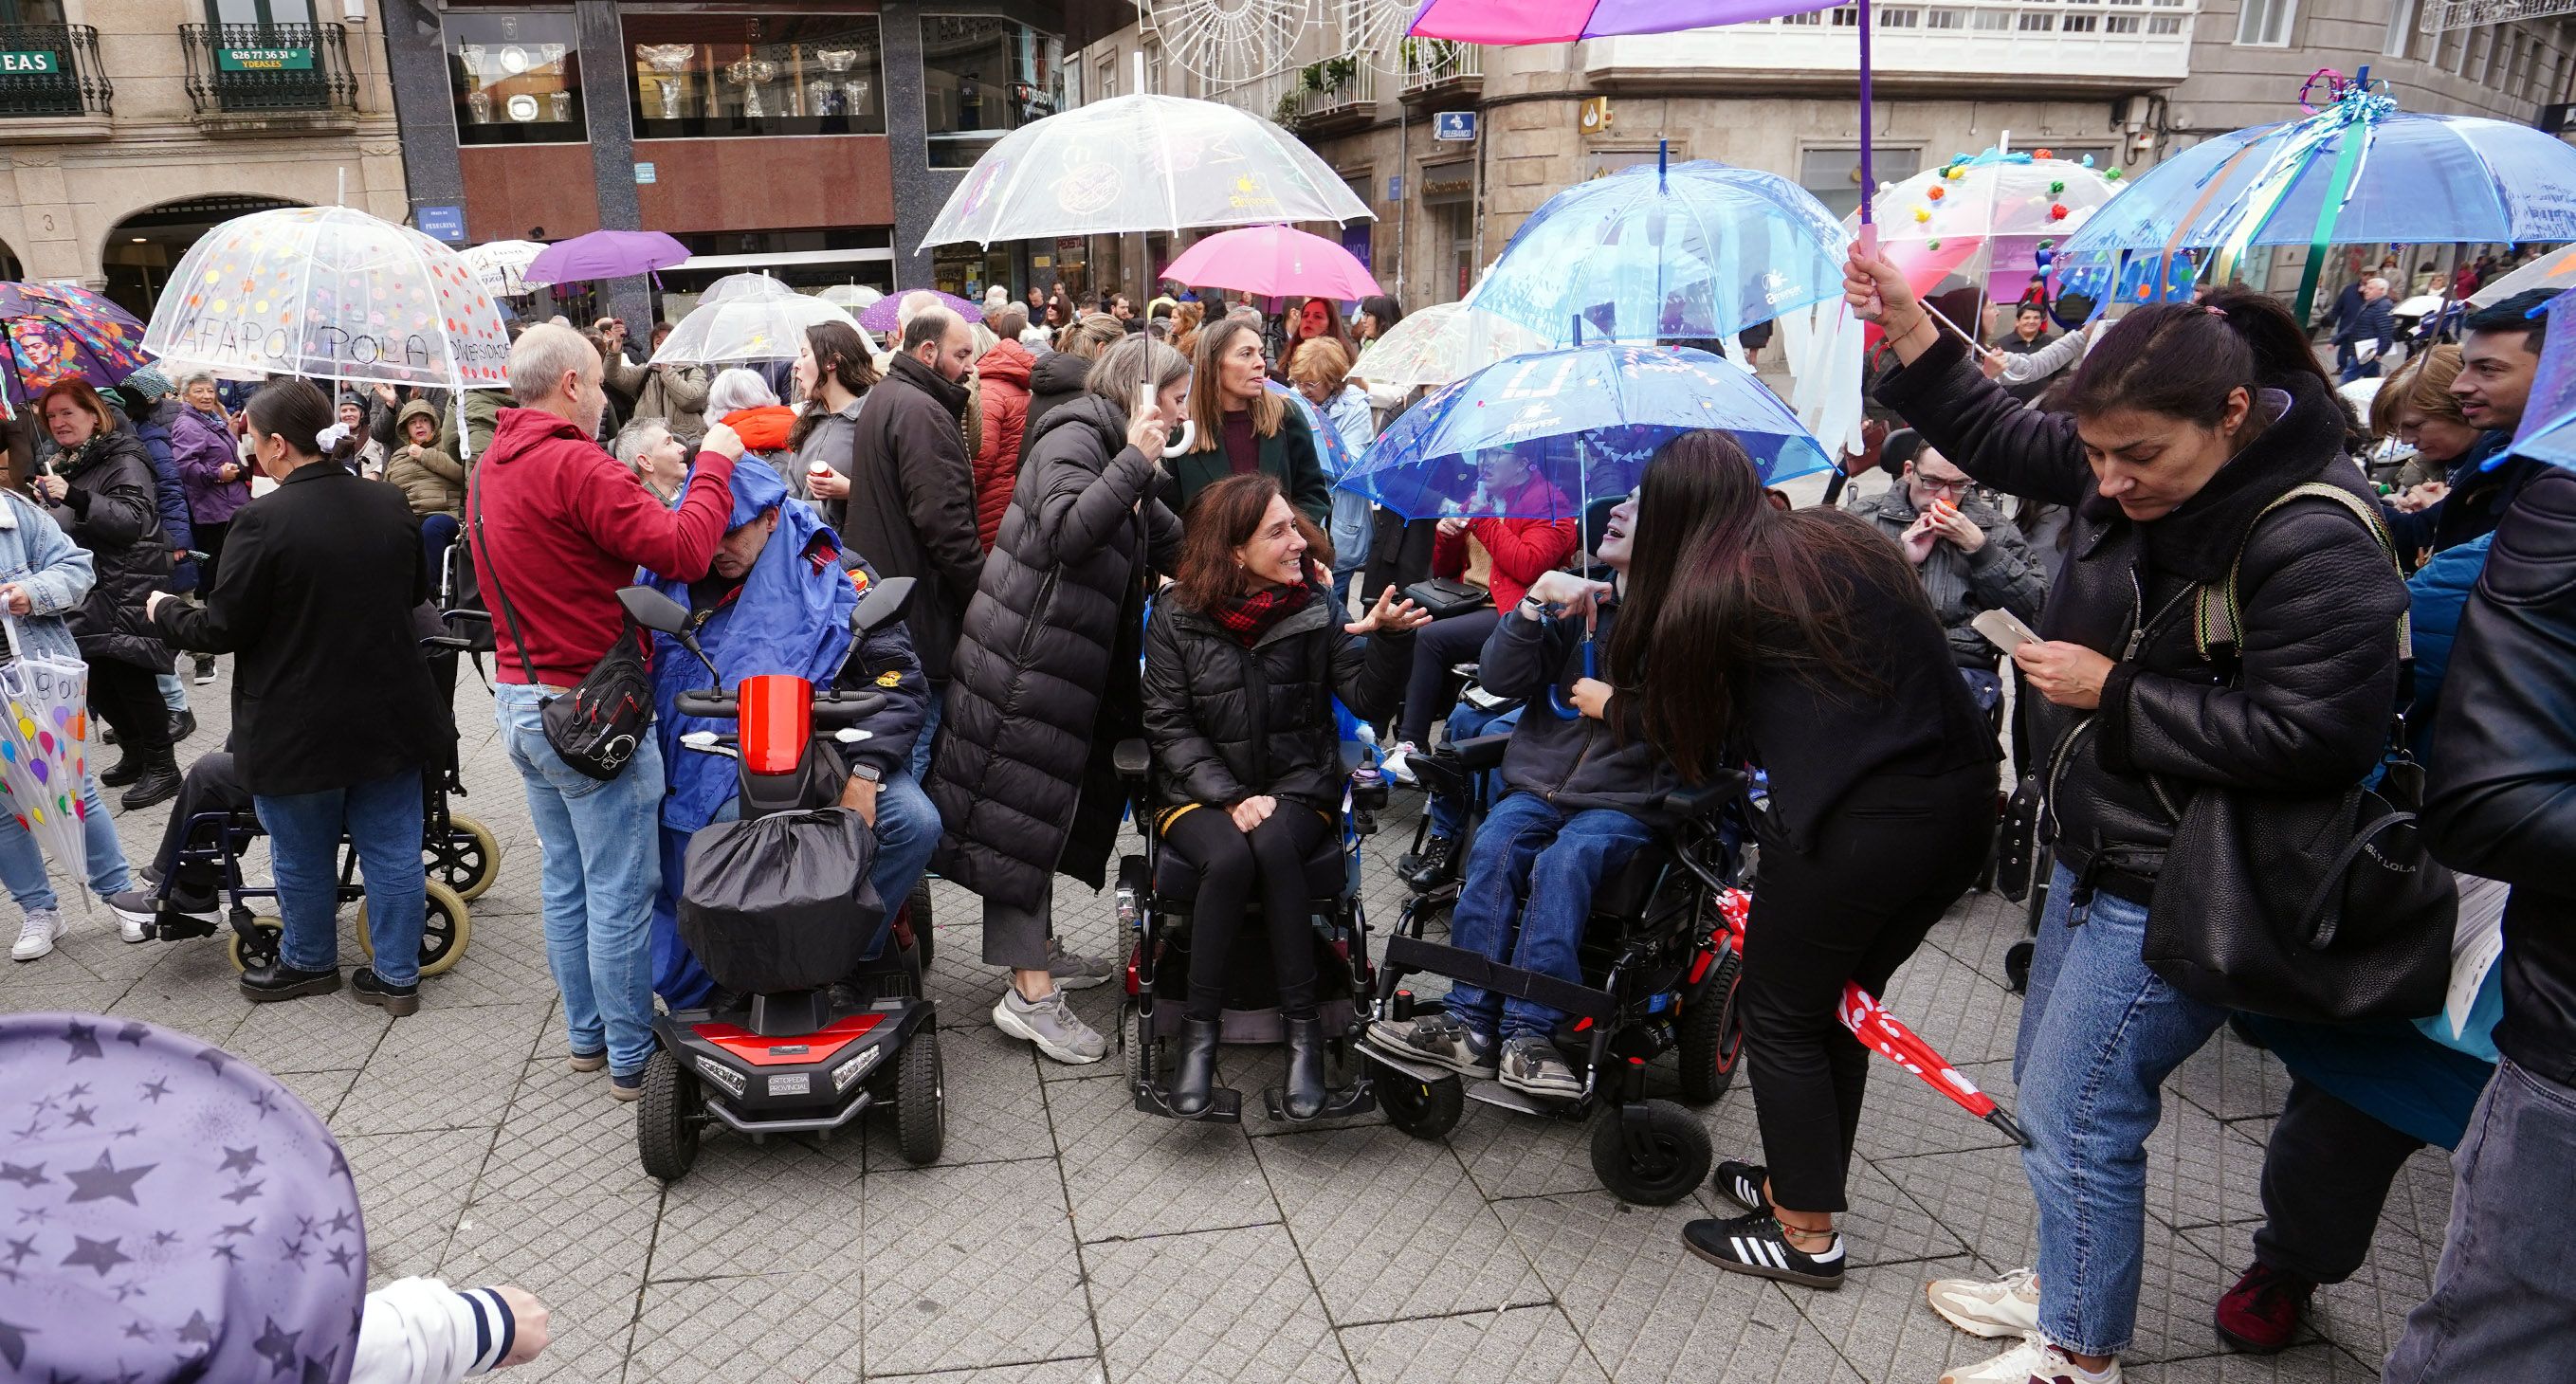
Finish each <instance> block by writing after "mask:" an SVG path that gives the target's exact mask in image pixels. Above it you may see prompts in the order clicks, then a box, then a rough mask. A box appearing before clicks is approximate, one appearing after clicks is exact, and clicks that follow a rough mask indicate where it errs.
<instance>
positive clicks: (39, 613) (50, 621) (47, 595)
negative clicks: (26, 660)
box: [0, 491, 93, 663]
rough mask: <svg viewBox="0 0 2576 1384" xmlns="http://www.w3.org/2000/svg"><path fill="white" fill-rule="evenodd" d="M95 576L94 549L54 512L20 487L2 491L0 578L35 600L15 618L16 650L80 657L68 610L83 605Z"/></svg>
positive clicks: (74, 659) (78, 659) (75, 659)
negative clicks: (66, 528) (71, 534)
mask: <svg viewBox="0 0 2576 1384" xmlns="http://www.w3.org/2000/svg"><path fill="white" fill-rule="evenodd" d="M92 579H93V578H92V574H91V570H90V559H89V554H88V553H87V552H86V551H84V550H83V549H82V548H81V547H80V546H79V545H78V544H75V543H73V542H72V541H71V539H70V538H69V537H67V536H66V535H65V534H64V533H63V531H62V528H61V526H59V525H57V524H56V523H54V520H53V516H51V515H49V514H47V513H45V511H44V510H42V509H40V508H38V507H37V506H35V505H34V504H32V503H30V502H29V501H28V500H26V499H25V498H24V497H22V496H20V495H19V494H18V493H17V492H16V491H0V582H15V583H16V584H17V585H18V586H19V587H20V588H22V589H23V590H25V591H26V593H27V599H28V601H30V602H31V603H32V604H33V606H34V609H32V610H31V611H30V612H29V613H27V614H25V615H22V616H19V617H18V618H17V619H16V621H15V622H14V625H15V628H14V630H13V632H12V636H13V638H14V640H15V642H16V648H14V649H13V650H12V652H13V653H14V654H22V655H34V656H38V657H44V658H59V659H63V660H65V661H67V662H71V663H79V662H81V661H82V659H81V651H80V644H79V642H78V641H76V640H74V639H73V638H72V632H71V630H70V628H69V627H68V626H66V625H64V623H63V614H64V612H66V611H71V610H77V609H79V608H80V604H81V601H82V599H83V598H85V597H87V596H88V595H89V588H90V583H91V581H92Z"/></svg>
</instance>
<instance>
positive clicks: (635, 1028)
mask: <svg viewBox="0 0 2576 1384" xmlns="http://www.w3.org/2000/svg"><path fill="white" fill-rule="evenodd" d="M510 394H511V397H513V398H515V399H517V400H519V401H520V403H521V404H522V405H523V407H519V408H505V409H503V410H501V413H500V422H499V426H498V427H497V429H496V430H495V432H494V434H493V438H492V446H491V448H490V449H489V450H488V451H487V452H485V453H484V455H483V456H482V457H481V458H480V459H479V460H478V461H477V462H476V464H475V467H474V476H473V484H472V485H471V486H470V487H469V494H468V497H467V505H466V520H465V522H466V534H467V536H468V538H469V540H470V541H471V543H472V545H473V552H474V573H475V576H476V577H477V578H478V579H479V580H480V581H481V583H482V589H483V595H484V598H485V600H486V602H487V603H488V604H489V605H490V606H491V608H492V613H493V624H494V626H495V629H494V634H495V636H496V638H497V641H498V643H499V645H500V648H499V651H498V653H497V654H496V655H495V658H494V662H495V664H496V665H497V667H498V670H499V673H498V681H499V686H497V687H495V688H494V689H493V701H494V704H495V716H496V719H498V720H499V722H500V725H501V735H502V739H503V742H504V744H505V745H506V747H507V748H508V750H509V754H510V760H511V762H512V763H513V764H515V765H517V766H518V770H519V777H520V778H521V779H522V780H523V781H524V782H525V783H526V785H527V790H528V813H529V816H530V817H531V818H532V819H533V820H534V821H535V823H536V827H537V843H538V847H539V849H540V850H541V852H542V853H543V854H544V857H545V867H544V868H545V886H544V887H545V928H546V964H547V966H548V968H549V969H551V970H552V971H553V972H554V977H555V988H556V989H558V990H560V991H561V992H562V993H563V1007H564V1027H565V1030H566V1036H567V1037H568V1038H569V1040H570V1042H571V1048H572V1056H571V1058H570V1065H571V1067H572V1069H573V1070H574V1071H577V1072H595V1071H598V1070H599V1069H600V1068H601V1067H603V1066H604V1067H607V1068H608V1069H609V1090H610V1093H611V1094H613V1095H615V1096H616V1097H617V1098H618V1099H619V1100H634V1099H635V1098H637V1097H638V1096H640V1095H642V1094H643V1090H644V1062H645V1059H646V1058H648V1057H651V1056H652V1055H653V1030H652V1024H653V929H652V921H653V892H654V890H655V888H656V887H657V886H658V885H659V884H660V881H661V862H660V861H659V859H658V858H657V855H656V850H655V841H656V835H655V832H654V818H655V815H656V813H658V812H659V811H660V809H661V805H662V788H663V783H662V753H661V750H660V749H659V748H658V744H657V742H656V740H655V739H654V737H652V736H650V735H647V736H644V737H642V739H641V741H640V743H638V745H637V746H636V750H635V757H634V758H633V759H631V760H629V761H628V762H627V765H626V769H625V772H623V773H621V774H619V775H618V776H617V777H616V778H615V779H612V780H610V781H609V782H607V783H601V782H598V781H597V780H594V779H590V778H587V777H584V776H583V775H581V774H579V773H576V772H574V770H573V769H572V768H571V767H570V766H568V765H566V764H565V763H564V762H563V760H562V759H560V758H559V757H557V756H556V754H555V752H554V749H553V747H552V746H550V745H548V744H547V743H546V735H545V726H544V722H543V719H542V709H543V706H544V703H545V701H546V700H547V699H548V698H552V697H557V696H561V695H563V694H564V693H566V692H568V691H569V690H571V688H572V686H573V685H574V684H575V683H578V682H580V681H581V680H582V678H583V677H585V676H587V675H588V674H589V672H590V670H591V667H592V666H593V665H594V664H596V663H598V662H599V659H600V656H601V655H603V654H605V653H606V652H607V651H608V646H609V645H610V644H611V643H613V642H614V641H615V640H616V638H617V633H618V630H619V628H620V626H621V622H622V620H623V618H624V616H623V612H622V611H621V610H620V608H619V606H618V604H617V591H618V589H619V588H620V587H624V586H629V585H632V584H633V583H634V581H635V569H636V568H638V567H643V568H647V569H649V570H651V571H653V572H657V573H659V574H661V575H662V576H665V577H670V578H673V579H675V580H679V581H695V580H697V579H698V578H700V577H703V576H705V575H706V573H707V566H708V564H709V562H710V561H711V560H712V559H713V558H714V556H715V552H716V547H717V545H718V544H719V543H721V542H722V541H723V539H724V531H725V521H726V519H727V518H728V517H730V515H731V514H732V512H733V494H732V490H731V486H732V484H733V464H734V462H735V461H736V460H738V459H740V458H741V456H742V440H741V439H740V438H738V437H736V436H735V435H734V431H733V429H731V428H728V427H726V426H724V425H723V424H721V423H718V424H715V425H714V426H712V427H710V428H709V429H708V430H707V436H706V440H705V441H704V442H702V443H700V444H699V447H700V450H699V452H698V461H697V466H696V467H695V468H694V470H693V471H692V473H691V475H690V477H689V485H688V489H687V490H686V491H685V492H684V493H683V494H682V496H681V498H680V504H679V506H678V508H676V509H664V508H663V507H662V503H661V501H660V500H658V499H656V498H654V496H653V495H652V494H651V493H650V492H649V491H647V490H645V488H644V487H643V486H641V485H638V484H636V482H635V477H634V475H633V474H632V473H630V472H628V471H627V469H626V468H625V467H623V466H620V465H618V464H617V462H616V460H615V459H614V458H612V457H610V456H609V455H608V453H606V452H604V451H602V450H600V447H599V444H598V443H596V442H594V441H593V440H592V438H593V437H594V436H595V435H596V434H597V433H598V431H599V418H600V412H601V410H602V409H603V408H605V407H606V405H607V401H608V396H607V394H606V393H605V392H604V390H603V387H602V382H601V379H600V359H599V352H598V351H596V350H594V349H592V347H591V345H590V343H589V342H588V341H586V340H584V339H583V338H582V336H581V334H580V333H579V332H576V331H574V330H572V329H571V328H569V327H563V326H556V325H552V324H548V325H543V326H537V327H532V328H530V329H529V330H528V332H527V333H526V334H525V335H523V336H521V337H520V338H519V341H518V344H517V345H515V346H513V347H511V348H510Z"/></svg>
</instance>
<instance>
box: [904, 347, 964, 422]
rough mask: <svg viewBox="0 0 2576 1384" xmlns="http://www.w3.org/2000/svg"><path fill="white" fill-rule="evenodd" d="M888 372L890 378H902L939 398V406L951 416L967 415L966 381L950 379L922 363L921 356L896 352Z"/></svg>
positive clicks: (923, 391) (906, 352) (961, 416)
mask: <svg viewBox="0 0 2576 1384" xmlns="http://www.w3.org/2000/svg"><path fill="white" fill-rule="evenodd" d="M888 374H889V377H890V378H894V379H899V380H902V381H903V382H904V383H906V384H909V385H911V386H912V387H913V388H915V389H918V390H920V391H921V392H922V393H924V394H927V395H929V396H930V397H931V398H933V399H936V400H938V401H939V406H940V407H941V408H944V409H946V410H948V416H949V417H951V418H959V419H962V418H964V417H965V416H966V382H965V381H963V380H951V379H949V378H948V377H946V376H944V375H942V374H940V373H939V372H938V371H936V370H933V369H931V368H930V367H929V366H927V365H924V364H922V363H921V358H920V357H918V356H915V355H914V354H912V353H911V352H909V351H902V352H898V353H896V355H895V358H894V366H893V368H892V369H891V370H890V371H889V372H888Z"/></svg>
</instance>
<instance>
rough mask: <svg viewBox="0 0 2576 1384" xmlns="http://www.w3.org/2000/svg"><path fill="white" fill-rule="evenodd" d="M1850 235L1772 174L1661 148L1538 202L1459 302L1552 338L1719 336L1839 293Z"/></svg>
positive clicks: (1562, 342)
mask: <svg viewBox="0 0 2576 1384" xmlns="http://www.w3.org/2000/svg"><path fill="white" fill-rule="evenodd" d="M1850 244H1851V236H1850V235H1849V234H1848V233H1847V232H1845V231H1844V230H1843V228H1842V226H1841V224H1840V223H1838V222H1837V221H1835V219H1834V217H1833V214H1832V213H1830V212H1828V211H1826V210H1825V207H1824V204H1823V203H1822V202H1819V201H1817V200H1816V199H1815V197H1814V195H1813V194H1811V193H1809V192H1808V191H1807V190H1806V189H1805V188H1802V187H1800V186H1798V185H1797V184H1796V183H1793V182H1791V181H1789V180H1788V179H1786V178H1783V177H1781V176H1780V175H1778V174H1776V173H1764V172H1761V171H1759V170H1756V169H1751V168H1736V167H1732V166H1730V165H1727V164H1723V163H1717V162H1714V161H1711V160H1706V159H1694V160H1691V161H1690V162H1687V163H1675V164H1667V163H1666V162H1665V160H1664V158H1663V156H1662V155H1661V154H1660V153H1659V154H1658V155H1657V156H1656V160H1655V163H1654V166H1653V167H1647V166H1645V165H1642V164H1641V165H1639V166H1637V167H1634V168H1623V169H1621V170H1619V171H1618V172H1616V173H1612V174H1610V175H1608V176H1606V177H1601V178H1595V179H1593V180H1591V181H1590V182H1584V183H1577V184H1575V185H1574V186H1573V187H1570V188H1567V189H1566V190H1564V191H1563V192H1560V193H1558V194H1556V195H1555V196H1553V197H1550V198H1549V199H1547V201H1545V202H1543V203H1541V204H1540V206H1539V208H1538V210H1536V211H1534V212H1531V213H1530V215H1529V219H1528V220H1526V221H1524V222H1522V223H1521V228H1520V230H1518V231H1516V232H1514V233H1513V235H1512V238H1511V241H1510V243H1509V244H1507V245H1505V246H1504V247H1503V254H1502V258H1501V259H1500V260H1499V261H1497V262H1496V263H1495V265H1494V268H1493V270H1492V272H1490V273H1488V274H1486V275H1485V277H1484V279H1483V280H1482V281H1481V282H1479V283H1478V284H1477V285H1476V287H1475V289H1474V291H1473V292H1470V293H1469V294H1468V295H1467V298H1466V306H1467V307H1469V308H1472V309H1475V310H1477V311H1481V312H1487V313H1491V314H1493V315H1494V316H1496V317H1499V318H1502V319H1503V320H1505V321H1507V322H1513V323H1517V324H1519V325H1520V326H1523V327H1526V328H1528V329H1529V330H1531V331H1533V332H1536V333H1538V336H1539V339H1540V340H1541V341H1542V342H1544V343H1546V344H1547V345H1550V346H1574V345H1580V344H1582V342H1584V341H1585V340H1596V341H1599V340H1607V341H1676V340H1683V341H1687V340H1724V339H1728V338H1732V337H1733V336H1734V335H1735V334H1736V333H1738V332H1740V331H1743V330H1744V329H1745V328H1747V327H1750V326H1752V325H1754V324H1755V323H1757V322H1768V321H1770V320H1771V319H1772V318H1774V317H1777V316H1779V315H1780V314H1782V313H1785V312H1789V311H1791V310H1793V309H1796V308H1802V307H1805V306H1807V305H1808V304H1810V303H1815V302H1821V301H1823V300H1824V299H1826V298H1830V297H1833V296H1835V295H1837V294H1839V293H1841V292H1842V272H1843V271H1842V264H1843V255H1844V252H1845V250H1846V248H1847V247H1848V246H1849V245H1850Z"/></svg>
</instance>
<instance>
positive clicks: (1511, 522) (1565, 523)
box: [1431, 475, 1581, 611]
mask: <svg viewBox="0 0 2576 1384" xmlns="http://www.w3.org/2000/svg"><path fill="white" fill-rule="evenodd" d="M1504 508H1506V509H1513V510H1518V511H1519V512H1521V513H1523V514H1566V515H1571V514H1573V513H1574V501H1572V500H1570V499H1567V498H1566V496H1565V493H1564V492H1563V491H1561V490H1558V489H1557V488H1556V487H1555V486H1553V485H1550V484H1548V483H1547V479H1546V478H1545V477H1543V476H1537V475H1533V476H1531V477H1530V478H1529V479H1528V480H1527V481H1525V482H1523V483H1522V485H1521V490H1520V493H1519V494H1517V495H1514V496H1513V497H1512V498H1511V500H1510V501H1509V502H1508V503H1507V504H1506V505H1505V506H1504ZM1579 535H1580V521H1578V520H1576V519H1571V518H1567V519H1470V520H1468V521H1467V531H1466V532H1465V533H1458V534H1452V533H1447V532H1443V533H1442V534H1441V535H1440V536H1439V537H1438V538H1436V539H1434V540H1433V541H1432V544H1431V574H1432V575H1433V576H1435V577H1449V578H1453V579H1454V578H1457V577H1460V576H1463V575H1465V573H1466V571H1467V539H1468V538H1469V537H1470V536H1472V537H1474V538H1475V540H1476V541H1477V542H1479V543H1482V544H1484V545H1485V551H1486V552H1488V553H1491V554H1493V556H1494V571H1493V575H1492V577H1491V578H1489V581H1490V583H1491V589H1492V591H1493V593H1494V609H1496V610H1500V611H1509V610H1510V609H1511V608H1512V607H1513V606H1516V605H1519V604H1520V603H1521V597H1523V596H1526V595H1528V594H1529V584H1530V583H1531V582H1534V581H1537V580H1538V577H1539V573H1541V572H1545V571H1548V570H1550V569H1552V568H1555V567H1559V566H1562V565H1563V564H1564V562H1565V560H1566V559H1567V558H1569V557H1572V556H1573V555H1574V545H1575V544H1576V543H1577V542H1579V541H1581V540H1580V536H1579Z"/></svg>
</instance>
